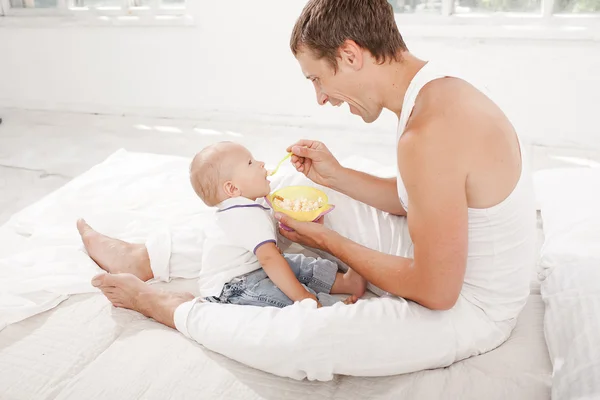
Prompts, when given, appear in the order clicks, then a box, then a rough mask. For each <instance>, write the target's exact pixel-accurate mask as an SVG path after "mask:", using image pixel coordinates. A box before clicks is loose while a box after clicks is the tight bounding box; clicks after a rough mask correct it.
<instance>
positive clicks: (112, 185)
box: [0, 151, 551, 400]
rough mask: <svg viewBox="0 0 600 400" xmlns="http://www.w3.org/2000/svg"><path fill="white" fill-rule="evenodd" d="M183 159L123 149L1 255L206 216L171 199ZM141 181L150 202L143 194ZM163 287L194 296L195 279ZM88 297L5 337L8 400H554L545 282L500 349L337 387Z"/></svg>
mask: <svg viewBox="0 0 600 400" xmlns="http://www.w3.org/2000/svg"><path fill="white" fill-rule="evenodd" d="M182 162H183V161H182V160H181V159H177V157H167V156H156V155H150V154H136V153H128V152H125V151H119V152H118V153H117V154H115V155H113V156H112V157H111V158H109V160H107V161H106V162H105V163H102V164H100V165H98V166H96V167H94V168H93V169H92V170H90V171H88V172H86V173H85V174H83V175H82V176H80V177H78V178H76V179H75V180H74V181H72V182H70V183H69V184H67V185H66V186H65V187H63V188H61V189H59V190H58V191H56V192H55V193H52V194H50V195H49V196H47V197H45V198H43V199H41V200H40V201H39V202H37V203H36V204H34V205H32V206H31V207H28V208H27V209H25V210H23V211H22V212H20V213H18V214H16V215H15V216H13V218H11V219H10V220H9V221H8V222H7V224H5V225H4V226H3V227H1V228H0V257H10V256H11V255H14V254H16V253H19V252H29V251H40V248H41V247H44V248H53V247H60V246H77V245H76V243H75V242H76V240H77V237H76V232H73V226H72V223H73V221H74V220H75V219H76V218H77V217H78V216H80V215H81V213H82V212H85V211H88V212H89V211H90V210H91V209H94V210H95V211H106V212H111V213H112V214H114V213H119V212H124V210H125V211H127V212H135V211H136V210H144V212H145V213H146V215H144V217H146V218H147V221H152V216H151V215H147V214H154V215H160V216H161V220H162V221H163V222H165V221H166V223H180V222H181V221H185V220H186V219H187V218H189V217H190V215H189V214H190V213H197V212H202V210H198V209H194V207H195V205H193V204H192V203H191V200H190V203H189V204H184V205H185V206H184V205H182V204H180V205H179V206H181V207H177V205H173V204H169V205H170V207H167V206H166V204H165V203H163V202H161V200H162V199H164V198H165V196H166V194H165V193H164V192H165V190H164V187H165V185H167V184H169V185H171V186H169V187H174V186H173V185H174V182H173V179H175V178H173V177H170V176H169V174H168V173H167V174H166V175H165V173H164V171H165V168H167V167H168V165H169V164H170V163H179V164H181V163H182ZM115 165H117V166H118V168H117V167H115ZM125 171H126V173H125ZM158 175H160V176H161V178H160V179H154V178H155V177H157V176H158ZM133 183H135V185H137V186H135V185H133V186H132V184H133ZM179 183H181V184H183V182H175V184H179ZM185 184H187V182H185ZM139 185H143V188H144V191H143V193H145V194H146V196H145V197H144V196H143V197H142V198H140V196H139V193H140V186H139ZM175 186H176V185H175ZM174 190H176V189H174ZM116 194H118V196H116ZM169 195H173V193H169ZM117 197H118V200H117ZM181 201H182V202H187V201H188V198H187V197H185V196H183V197H182V200H181ZM125 203H127V204H126V207H124V204H125ZM194 204H196V203H194ZM83 207H87V209H86V210H84V209H83ZM148 210H151V212H149V211H148ZM178 210H179V212H178ZM181 210H187V211H186V212H184V213H182V212H181ZM138 217H140V218H141V217H142V215H138ZM131 231H132V232H135V231H136V229H135V227H133V228H132V229H131ZM48 232H53V233H52V234H48ZM56 232H63V234H56ZM134 237H135V235H132V238H134ZM71 250H72V249H71ZM159 285H162V286H164V287H165V288H167V289H169V290H188V291H192V292H194V291H195V290H196V285H195V282H194V281H193V280H174V281H171V282H169V283H164V284H163V283H161V284H159ZM90 291H91V293H87V294H78V295H72V296H70V297H68V298H67V296H62V295H58V294H56V293H43V292H40V293H39V294H38V295H39V296H46V297H47V298H46V297H45V298H43V299H42V300H43V301H42V300H40V299H39V298H36V299H31V301H32V302H33V303H35V304H37V305H39V304H46V310H48V311H45V312H42V313H38V314H37V315H33V316H31V317H29V318H26V319H23V320H21V321H19V322H16V323H12V324H10V325H8V326H7V327H5V328H4V329H3V330H1V331H0V398H1V399H3V400H4V399H10V400H12V399H15V400H17V399H18V400H20V399H186V398H190V399H192V398H193V399H197V398H207V399H212V398H227V399H274V398H276V399H301V398H302V399H304V398H307V395H308V394H309V393H310V397H311V398H316V399H342V398H344V399H348V398H369V399H377V398H394V399H398V398H407V399H415V398H418V399H438V398H440V399H441V398H444V399H447V398H460V399H481V398H486V399H520V398H522V399H548V398H549V397H550V381H551V365H550V360H549V357H548V351H547V347H546V343H545V340H544V334H543V317H544V304H543V301H542V300H541V297H540V294H539V285H538V284H537V283H535V282H534V283H533V290H532V294H531V295H530V297H529V301H528V303H527V305H526V307H525V309H524V311H523V312H522V314H521V315H520V317H519V320H518V323H517V326H516V328H515V330H514V332H513V334H512V335H511V337H510V339H509V340H508V341H507V342H506V343H504V344H503V345H502V346H500V347H499V348H497V349H496V350H493V351H491V352H489V353H487V354H484V355H481V356H478V357H474V358H470V359H467V360H464V361H462V362H459V363H455V364H453V365H451V366H450V367H448V368H444V369H438V370H430V371H421V372H417V373H412V374H405V375H399V376H391V377H382V378H360V377H346V376H338V377H336V379H334V380H333V381H330V382H309V381H295V380H291V379H286V378H280V377H275V376H273V375H270V374H267V373H264V372H261V371H257V370H254V369H252V368H249V367H247V366H244V365H242V364H239V363H236V362H234V361H232V360H229V359H227V358H225V357H223V356H220V355H218V354H215V353H213V352H210V351H208V350H206V349H204V348H203V347H202V346H200V345H198V344H196V343H195V342H192V341H190V340H188V339H186V338H185V337H184V336H183V335H181V334H180V333H178V332H177V331H174V330H172V329H169V328H166V327H164V326H162V325H160V324H158V323H156V322H155V321H153V320H150V319H147V318H145V317H143V316H142V315H140V314H137V313H135V312H132V311H129V310H123V309H116V308H114V307H112V306H111V305H110V303H109V302H108V301H107V300H106V299H105V298H104V297H103V296H101V295H100V294H98V293H94V292H92V290H90ZM65 299H66V300H65ZM374 340H376V338H374Z"/></svg>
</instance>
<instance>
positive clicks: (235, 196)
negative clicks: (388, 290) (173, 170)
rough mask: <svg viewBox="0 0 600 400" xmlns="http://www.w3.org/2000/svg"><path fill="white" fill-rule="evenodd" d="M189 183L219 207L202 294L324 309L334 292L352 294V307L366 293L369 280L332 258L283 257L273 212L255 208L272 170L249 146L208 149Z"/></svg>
mask: <svg viewBox="0 0 600 400" xmlns="http://www.w3.org/2000/svg"><path fill="white" fill-rule="evenodd" d="M190 180H191V183H192V187H193V188H194V191H195V192H196V194H198V196H199V197H200V198H201V199H202V201H203V202H204V203H205V204H206V205H208V206H210V207H216V208H217V211H216V213H215V219H214V221H213V222H212V223H211V224H209V226H207V228H206V240H205V243H204V251H203V255H202V269H201V271H200V280H199V283H200V296H202V297H204V298H206V299H207V300H208V301H212V302H219V303H230V304H244V305H254V306H272V307H285V306H288V305H291V304H293V303H294V302H295V301H301V300H303V299H307V298H311V299H313V300H315V301H316V302H317V305H318V306H321V303H322V302H326V303H331V296H327V294H329V293H331V294H342V293H345V294H350V295H351V296H350V297H349V298H348V299H347V300H346V301H345V302H346V303H347V304H348V303H353V302H355V301H356V300H357V299H358V298H359V297H361V296H362V295H363V294H364V292H365V280H364V279H363V278H362V277H361V276H360V275H358V274H357V273H356V272H354V271H352V270H348V272H347V273H346V274H342V273H340V272H338V266H337V264H336V263H334V262H331V261H329V260H326V259H315V258H311V257H305V256H303V255H301V254H282V253H281V252H280V251H279V248H278V247H277V231H276V222H275V219H274V218H273V216H272V215H271V210H270V209H269V208H266V207H263V206H262V205H261V204H259V203H257V202H256V199H259V198H263V197H265V196H267V195H268V194H269V193H270V191H271V188H270V182H269V181H268V180H267V171H266V170H265V164H264V163H263V162H261V161H257V160H255V159H254V158H253V157H252V154H250V152H249V151H248V150H247V149H246V148H245V147H243V146H241V145H239V144H236V143H231V142H221V143H217V144H214V145H211V146H208V147H206V148H205V149H203V150H202V151H201V152H200V153H198V154H196V156H195V157H194V159H193V161H192V164H191V166H190ZM319 300H322V301H321V302H320V301H319Z"/></svg>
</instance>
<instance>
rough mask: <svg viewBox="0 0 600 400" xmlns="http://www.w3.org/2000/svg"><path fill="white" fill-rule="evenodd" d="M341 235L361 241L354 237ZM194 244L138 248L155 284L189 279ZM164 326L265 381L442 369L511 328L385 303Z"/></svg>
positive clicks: (402, 242) (404, 243) (178, 319)
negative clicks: (143, 250) (257, 373)
mask: <svg viewBox="0 0 600 400" xmlns="http://www.w3.org/2000/svg"><path fill="white" fill-rule="evenodd" d="M392 223H393V226H394V227H393V231H394V232H395V233H394V235H395V239H394V240H395V243H396V245H395V250H394V251H393V252H395V253H396V254H397V255H402V256H409V255H410V254H409V253H410V251H411V250H412V243H411V242H410V237H409V235H408V228H407V224H406V220H405V219H404V218H398V219H395V220H394V221H392ZM186 226H195V224H193V223H190V224H189V225H186ZM196 226H197V225H196ZM341 233H342V234H345V236H348V237H350V238H351V239H353V240H356V241H358V242H359V243H361V242H362V244H365V243H364V242H365V241H368V239H367V238H366V237H360V235H359V233H353V232H350V231H349V232H341ZM388 234H390V232H387V233H386V235H388ZM353 236H354V237H353ZM370 236H372V235H370ZM394 240H392V241H394ZM202 241H203V237H202V235H201V233H200V232H199V230H198V229H197V228H196V229H191V228H187V227H184V226H181V227H179V228H178V229H172V231H170V230H167V229H164V230H163V231H161V232H155V233H154V234H152V235H151V236H150V237H149V238H148V240H147V241H146V245H147V247H148V253H149V255H150V263H151V267H152V270H153V272H154V274H155V278H156V279H159V280H165V281H166V280H169V279H170V278H171V277H182V278H193V277H197V276H198V272H199V269H200V266H201V260H202ZM371 244H372V243H371ZM365 245H370V244H369V243H366V244H365ZM370 247H376V246H370ZM388 250H389V249H388ZM380 251H381V249H380ZM174 319H175V326H176V327H177V329H178V330H179V331H180V332H181V333H183V334H184V335H185V336H187V337H189V338H191V339H193V340H195V341H196V342H198V343H200V344H201V345H203V346H205V347H206V348H208V349H210V350H212V351H215V352H217V353H220V354H223V355H225V356H227V357H229V358H231V359H234V360H236V361H238V362H241V363H244V364H246V365H249V366H251V367H254V368H257V369H260V370H263V371H266V372H270V373H272V374H275V375H279V376H285V377H291V378H294V379H304V378H308V379H311V380H314V379H316V380H331V379H332V378H333V375H334V374H344V375H355V376H385V375H395V374H401V373H408V372H414V371H419V370H423V369H431V368H438V367H445V366H448V365H450V364H452V363H454V362H456V361H458V360H461V359H465V358H468V357H470V356H474V355H477V354H481V353H484V352H487V351H489V350H492V349H494V348H496V347H497V346H499V345H500V344H501V343H503V342H504V341H505V340H506V339H507V338H508V336H509V335H510V332H511V331H512V328H513V327H514V324H515V322H516V321H515V320H510V321H505V322H502V323H495V322H492V321H490V320H489V319H488V318H487V317H486V315H485V314H484V312H483V311H482V310H481V309H479V308H477V307H475V306H474V305H472V304H471V303H469V302H468V301H467V300H465V299H464V298H463V297H462V296H461V297H460V298H459V300H458V302H457V303H456V305H455V307H454V308H453V309H451V310H449V311H432V310H429V309H427V308H425V307H422V306H420V305H418V304H416V303H413V302H410V301H407V300H404V299H402V298H397V297H393V296H387V295H384V296H382V297H378V298H371V299H368V300H360V301H359V302H358V303H357V304H355V305H350V306H348V305H344V304H336V305H335V306H333V307H327V308H320V309H317V308H316V303H315V302H313V301H312V300H304V301H302V302H299V303H295V304H294V305H292V306H289V307H286V308H282V309H280V308H271V307H265V308H263V307H252V306H237V305H229V304H214V303H205V302H202V301H200V299H195V300H192V301H189V302H187V303H184V304H182V305H180V306H179V307H178V308H177V310H176V311H175V316H174Z"/></svg>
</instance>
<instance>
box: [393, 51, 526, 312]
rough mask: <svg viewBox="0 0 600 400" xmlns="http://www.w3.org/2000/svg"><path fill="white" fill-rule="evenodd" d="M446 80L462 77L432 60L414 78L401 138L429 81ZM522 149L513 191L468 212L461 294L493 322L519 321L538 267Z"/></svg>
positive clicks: (403, 198) (405, 201)
mask: <svg viewBox="0 0 600 400" xmlns="http://www.w3.org/2000/svg"><path fill="white" fill-rule="evenodd" d="M445 77H455V78H459V79H463V78H460V77H459V76H456V75H454V74H450V73H444V72H443V70H442V69H441V68H440V67H438V66H437V65H435V64H433V63H431V62H428V63H427V64H426V65H425V66H424V67H423V68H422V69H421V70H420V71H419V72H418V73H417V74H416V75H415V77H414V78H413V80H412V81H411V83H410V85H409V87H408V89H407V91H406V94H405V96H404V103H403V107H402V112H401V114H400V119H399V121H398V134H397V140H399V139H400V137H401V136H402V134H403V133H404V130H405V128H406V124H407V122H408V120H409V118H410V116H411V114H412V110H413V107H414V105H415V100H416V98H417V95H418V94H419V92H420V90H421V89H422V88H423V87H424V86H425V85H426V84H427V83H429V82H431V81H433V80H435V79H439V78H445ZM463 80H465V79H463ZM465 81H466V80H465ZM396 143H397V142H396ZM519 146H520V148H521V159H522V163H521V164H522V167H521V176H520V178H519V181H518V183H517V185H516V187H515V188H514V189H513V191H512V193H511V194H510V195H509V196H508V197H507V198H506V199H505V200H503V201H502V202H501V203H499V204H497V205H495V206H493V207H490V208H483V209H474V208H469V209H468V218H469V222H468V228H469V239H468V255H467V268H466V271H465V278H464V284H463V287H462V291H461V296H463V297H464V298H465V299H466V300H467V301H469V302H470V303H472V304H474V305H476V306H477V307H480V308H481V309H483V311H484V312H485V313H486V314H487V315H488V317H489V318H490V319H492V320H494V321H503V320H507V319H511V318H515V317H516V316H517V315H518V314H519V312H520V311H521V309H522V308H523V306H524V305H525V303H526V301H527V297H528V296H529V281H530V277H531V274H532V272H533V268H534V266H535V259H536V255H535V243H536V211H535V200H534V193H533V183H532V179H531V172H530V170H529V168H528V167H527V157H526V155H525V152H524V148H523V146H522V145H521V142H520V141H519ZM396 175H397V178H398V196H399V198H400V202H401V203H402V206H403V207H404V209H405V210H406V211H407V212H409V207H410V202H409V198H408V193H407V192H406V188H405V186H404V183H403V182H402V178H401V176H400V171H399V170H398V169H397V174H396Z"/></svg>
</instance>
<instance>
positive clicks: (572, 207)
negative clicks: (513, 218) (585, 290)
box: [534, 168, 600, 276]
mask: <svg viewBox="0 0 600 400" xmlns="http://www.w3.org/2000/svg"><path fill="white" fill-rule="evenodd" d="M534 183H535V191H536V197H537V201H538V203H539V205H540V209H541V214H542V221H543V229H544V236H545V240H544V245H543V246H542V249H541V252H540V267H541V268H542V273H543V276H548V274H549V273H550V272H552V270H553V269H554V268H555V267H556V266H559V265H565V264H581V263H585V264H586V265H592V264H594V265H598V266H599V268H600V168H565V169H549V170H542V171H538V172H536V173H535V175H534Z"/></svg>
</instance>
